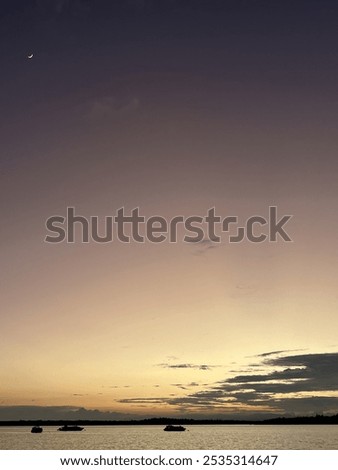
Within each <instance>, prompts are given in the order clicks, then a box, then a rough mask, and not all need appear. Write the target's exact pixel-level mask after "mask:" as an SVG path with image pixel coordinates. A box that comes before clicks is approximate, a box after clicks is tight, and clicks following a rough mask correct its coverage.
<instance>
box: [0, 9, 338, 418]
mask: <svg viewBox="0 0 338 470" xmlns="http://www.w3.org/2000/svg"><path fill="white" fill-rule="evenodd" d="M337 16H338V5H337V2H335V1H328V0H321V1H315V0H308V1H303V0H300V1H289V0H285V1H271V0H269V1H265V0H236V1H235V0H222V1H220V0H156V1H155V0H129V1H128V0H115V1H108V0H95V1H94V0H86V1H85V0H68V1H67V0H44V1H42V0H41V1H40V0H36V1H33V0H25V1H21V0H11V1H3V2H1V9H0V52H1V55H0V57H1V59H0V61H1V73H0V109H1V113H0V136H1V140H0V142H1V152H0V165H1V166H0V168H1V171H0V178H1V180H0V193H1V197H0V204H1V209H0V213H1V232H0V244H1V252H0V256H1V270H0V291H1V297H0V299H1V304H0V312H1V341H0V420H1V419H21V418H29V419H35V418H40V417H44V418H50V419H53V418H59V417H63V418H64V417H76V418H80V417H83V418H88V417H94V418H95V419H97V418H98V417H103V418H106V417H109V418H112V419H115V418H116V419H120V418H122V419H123V418H126V419H127V418H129V417H152V416H184V417H222V418H227V417H228V418H229V417H241V418H243V417H253V416H255V417H268V416H275V415H278V416H280V415H288V416H289V415H290V416H292V415H312V414H314V413H325V414H333V413H337V412H338V383H337V377H338V342H337V333H338V316H337V300H338V297H337V289H336V281H337V274H338V273H337V271H338V249H337V235H338V221H337V217H336V207H337V196H338V190H337V176H338V161H337V146H338V139H337V117H338V116H337V104H338V101H337V83H338V55H337V44H338V30H337V27H336V24H337ZM31 55H33V57H31V58H29V56H31ZM271 206H273V207H277V209H278V214H279V216H280V217H282V216H284V215H287V214H288V215H292V218H291V219H290V220H289V221H288V223H287V225H286V226H285V229H286V230H287V233H288V234H289V236H290V238H291V239H292V241H291V242H286V241H285V240H283V239H282V238H281V237H278V238H277V241H275V242H273V241H269V240H265V241H264V242H262V243H253V242H251V241H249V240H247V239H244V240H243V241H242V242H239V243H230V242H229V237H227V236H226V234H223V236H222V240H221V243H214V242H213V241H212V240H210V237H208V236H205V237H204V238H203V240H202V241H200V242H198V243H186V242H184V241H183V240H182V236H181V235H182V234H181V232H180V234H179V236H178V239H177V242H176V243H171V242H169V241H164V242H162V243H151V242H145V243H139V242H137V241H131V242H130V243H122V242H120V241H118V240H116V239H114V240H113V241H112V242H110V243H95V242H93V241H90V243H81V236H80V235H81V233H80V231H79V230H77V232H76V239H75V242H74V243H67V242H66V241H64V242H62V243H47V242H46V241H45V238H46V235H47V234H48V230H47V228H46V221H47V219H49V218H50V217H53V216H60V217H65V216H66V214H67V207H74V208H75V212H76V214H77V215H81V216H84V217H87V218H89V217H95V216H96V217H98V218H99V221H100V222H99V224H100V230H102V233H103V232H104V217H106V216H114V215H115V214H116V212H117V210H118V209H120V208H124V209H125V211H126V213H127V214H130V212H131V211H132V210H133V209H134V208H139V211H140V213H142V215H144V216H145V217H146V218H149V217H151V216H161V217H163V218H165V219H166V220H168V221H169V220H170V219H172V218H173V217H175V216H179V215H182V216H184V217H189V216H202V217H204V216H205V215H206V214H207V211H208V210H209V209H210V208H215V210H216V212H217V214H218V215H220V216H221V217H222V218H224V217H227V216H237V217H238V219H239V221H240V224H242V225H243V223H244V222H245V221H246V220H247V219H248V218H249V217H252V216H255V215H258V216H261V217H265V218H268V217H269V207H271ZM265 229H266V227H265ZM232 230H234V228H233V229H232ZM255 230H257V233H259V227H257V226H256V228H255Z"/></svg>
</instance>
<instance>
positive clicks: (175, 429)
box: [163, 424, 185, 432]
mask: <svg viewBox="0 0 338 470" xmlns="http://www.w3.org/2000/svg"><path fill="white" fill-rule="evenodd" d="M163 431H167V432H182V431H185V428H184V427H183V426H173V425H172V424H168V426H166V427H165V428H164V429H163Z"/></svg>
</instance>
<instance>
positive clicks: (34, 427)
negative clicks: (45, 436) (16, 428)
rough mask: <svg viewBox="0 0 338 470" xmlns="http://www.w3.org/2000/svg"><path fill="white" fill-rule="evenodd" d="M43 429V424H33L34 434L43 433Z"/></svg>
mask: <svg viewBox="0 0 338 470" xmlns="http://www.w3.org/2000/svg"><path fill="white" fill-rule="evenodd" d="M42 431H43V429H42V427H41V426H33V427H32V429H31V432H32V433H33V434H40V433H42Z"/></svg>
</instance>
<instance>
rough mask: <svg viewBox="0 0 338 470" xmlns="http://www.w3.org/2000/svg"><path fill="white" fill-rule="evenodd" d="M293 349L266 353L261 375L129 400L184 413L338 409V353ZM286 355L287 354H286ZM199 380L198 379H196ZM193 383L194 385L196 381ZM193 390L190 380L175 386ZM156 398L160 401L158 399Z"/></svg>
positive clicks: (186, 366) (180, 366)
mask: <svg viewBox="0 0 338 470" xmlns="http://www.w3.org/2000/svg"><path fill="white" fill-rule="evenodd" d="M285 353H287V351H281V350H280V351H273V352H267V353H263V354H260V355H259V357H260V358H261V363H260V364H259V366H260V368H261V369H260V370H263V372H261V373H242V374H241V373H237V374H236V375H233V376H231V377H229V378H227V379H225V380H222V381H219V382H217V383H216V384H214V385H212V386H210V387H208V388H207V389H205V390H199V391H196V392H195V393H187V394H186V395H184V396H175V397H172V396H169V397H168V398H156V399H152V398H151V399H147V398H144V399H142V398H133V399H126V400H123V403H129V404H133V403H138V404H140V403H149V400H150V402H151V403H157V404H160V403H162V404H167V405H171V406H173V407H174V408H175V409H176V410H178V411H181V412H199V413H201V412H212V413H218V414H220V413H222V414H226V413H229V412H232V413H233V412H236V410H237V411H238V412H243V411H246V412H247V413H253V412H255V413H257V412H262V411H264V412H267V413H274V414H276V413H278V414H290V413H291V414H309V413H318V412H323V413H337V412H338V353H319V354H300V355H290V354H289V355H285ZM281 354H284V355H283V356H281ZM160 366H161V367H164V368H170V369H200V370H209V369H210V368H211V367H215V366H207V365H194V364H175V365H173V364H160ZM192 384H194V382H193V383H192ZM192 384H190V385H192ZM172 385H173V386H176V387H177V388H180V389H182V390H188V386H187V385H185V384H181V383H177V384H172ZM154 400H155V401H154Z"/></svg>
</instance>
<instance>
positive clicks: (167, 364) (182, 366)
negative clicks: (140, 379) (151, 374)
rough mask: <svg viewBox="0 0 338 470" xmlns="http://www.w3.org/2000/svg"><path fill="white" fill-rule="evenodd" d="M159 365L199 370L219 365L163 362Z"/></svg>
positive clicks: (167, 367)
mask: <svg viewBox="0 0 338 470" xmlns="http://www.w3.org/2000/svg"><path fill="white" fill-rule="evenodd" d="M158 367H162V368H163V369H198V370H211V369H213V368H215V367H219V366H216V365H210V364H189V363H187V364H170V363H162V364H158Z"/></svg>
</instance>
